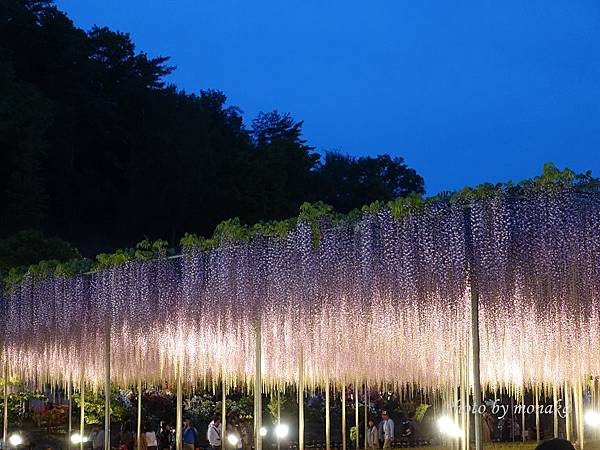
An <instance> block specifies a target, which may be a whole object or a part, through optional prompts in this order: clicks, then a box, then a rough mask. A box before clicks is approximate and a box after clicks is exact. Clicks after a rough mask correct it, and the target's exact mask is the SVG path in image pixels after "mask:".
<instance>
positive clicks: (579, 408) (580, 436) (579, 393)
mask: <svg viewBox="0 0 600 450" xmlns="http://www.w3.org/2000/svg"><path fill="white" fill-rule="evenodd" d="M573 396H574V398H575V408H576V414H575V417H576V418H577V421H576V425H577V447H578V448H579V450H583V446H584V444H585V436H584V424H583V386H582V385H581V380H577V383H576V384H575V386H573Z"/></svg>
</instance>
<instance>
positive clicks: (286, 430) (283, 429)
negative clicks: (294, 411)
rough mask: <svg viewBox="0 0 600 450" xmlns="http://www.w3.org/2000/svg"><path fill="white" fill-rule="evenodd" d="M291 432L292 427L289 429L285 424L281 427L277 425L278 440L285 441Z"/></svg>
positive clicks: (281, 424) (276, 434)
mask: <svg viewBox="0 0 600 450" xmlns="http://www.w3.org/2000/svg"><path fill="white" fill-rule="evenodd" d="M289 431H290V427H288V426H287V425H286V424H284V423H280V424H279V425H277V426H276V427H275V436H277V438H278V439H283V438H285V437H287V435H288V433H289Z"/></svg>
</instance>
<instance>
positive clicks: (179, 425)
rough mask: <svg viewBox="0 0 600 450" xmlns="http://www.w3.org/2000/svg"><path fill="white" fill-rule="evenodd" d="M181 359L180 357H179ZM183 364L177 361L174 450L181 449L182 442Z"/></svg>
mask: <svg viewBox="0 0 600 450" xmlns="http://www.w3.org/2000/svg"><path fill="white" fill-rule="evenodd" d="M180 358H181V357H180ZM182 366H183V363H182V362H181V361H177V418H176V421H175V422H176V427H177V430H175V447H176V450H181V449H182V441H183V439H182V438H183V417H182V415H183V392H182V389H183V387H182V381H181V379H182V373H181V372H182V369H183V367H182Z"/></svg>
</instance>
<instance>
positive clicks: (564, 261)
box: [3, 190, 600, 390]
mask: <svg viewBox="0 0 600 450" xmlns="http://www.w3.org/2000/svg"><path fill="white" fill-rule="evenodd" d="M467 245H472V254H473V258H472V264H469V261H468V255H469V252H468V251H467ZM598 262H600V201H599V199H598V198H597V197H595V196H583V195H579V194H576V193H574V192H573V191H570V190H565V191H562V192H531V193H529V194H527V195H526V196H525V197H524V198H519V199H508V198H505V197H503V196H502V195H498V196H496V197H495V198H493V199H491V200H488V201H481V202H475V203H473V204H471V205H470V207H469V208H465V206H464V205H460V204H444V203H440V204H438V205H434V206H431V207H428V208H427V209H425V210H423V211H418V212H415V213H411V214H409V215H408V216H406V217H404V218H402V219H401V220H396V219H394V218H393V217H392V215H391V213H390V211H389V210H387V209H383V210H382V211H380V212H379V213H377V214H373V215H365V216H364V217H363V218H362V219H361V220H360V221H358V222H357V223H348V224H344V225H331V224H326V223H323V224H322V230H321V241H320V244H319V245H318V246H315V245H313V240H312V235H311V230H310V227H309V225H308V224H305V223H300V224H299V225H298V226H297V228H296V229H295V230H294V231H292V232H291V233H289V234H288V236H287V237H286V238H285V239H282V238H278V237H266V236H259V237H256V238H254V239H252V240H250V241H248V242H246V241H243V242H227V241H226V240H224V241H223V242H222V243H221V245H220V246H219V247H218V248H216V249H214V250H211V251H208V252H200V251H197V250H189V251H188V252H186V254H185V255H184V256H183V257H182V258H180V259H166V258H165V259H159V260H154V261H133V262H129V263H126V264H124V265H121V266H116V267H112V268H109V269H105V270H102V271H99V272H97V273H95V274H92V275H81V276H76V277H72V278H64V277H56V278H50V279H45V280H41V281H40V280H33V279H32V278H31V277H30V276H27V277H26V278H25V279H24V281H23V282H22V283H21V284H20V285H19V286H17V287H16V288H15V289H14V290H13V293H12V295H10V297H8V298H5V299H4V301H3V307H4V308H5V314H4V324H5V327H4V330H5V331H4V343H5V348H6V351H5V352H4V353H3V355H4V356H3V358H7V359H8V362H9V368H10V372H11V374H13V375H14V376H16V377H19V378H21V379H23V380H27V381H29V382H31V383H39V384H41V383H45V382H48V381H52V382H65V381H67V380H69V379H71V380H73V381H74V382H75V383H77V382H78V380H81V379H82V378H83V379H85V380H86V383H89V384H90V385H92V386H99V385H101V384H102V383H103V377H104V349H105V345H104V339H105V336H106V335H107V330H109V331H110V333H109V335H110V339H111V377H112V380H113V382H114V383H117V384H119V385H131V384H134V383H136V382H137V381H138V380H142V381H144V382H148V383H162V382H164V381H170V382H172V381H173V380H174V379H175V374H176V367H177V365H178V364H181V367H183V376H184V382H185V383H186V384H187V385H188V386H189V385H205V386H211V385H213V384H214V383H217V382H220V381H221V380H224V381H225V382H226V383H227V384H228V385H229V386H248V385H250V383H251V382H252V380H253V378H254V370H255V367H254V351H255V325H256V323H257V321H260V323H261V327H262V358H263V359H262V379H263V382H264V385H265V389H269V388H271V387H274V386H282V385H285V384H295V383H296V382H297V381H298V375H299V359H300V355H301V354H303V360H304V373H305V380H306V384H307V387H309V388H310V387H315V386H318V385H323V384H324V383H325V380H330V382H331V383H332V384H334V383H337V384H341V383H342V382H345V383H346V384H352V383H354V382H355V381H356V380H359V381H361V382H364V381H366V382H368V383H369V385H371V386H374V385H387V386H389V387H394V388H400V387H402V386H406V385H409V384H412V385H417V386H419V387H421V388H424V389H428V390H439V389H445V388H446V387H450V386H457V385H459V384H461V365H463V373H464V367H465V365H466V366H468V364H470V363H469V357H468V355H469V353H470V342H471V340H470V326H471V322H470V292H469V285H468V279H469V271H470V270H472V273H471V275H472V276H473V279H474V280H475V282H476V283H477V286H478V288H479V289H478V290H479V293H480V305H481V306H480V322H481V323H480V327H481V328H480V330H481V332H480V336H481V377H482V382H483V383H484V384H485V385H488V386H490V387H503V386H528V385H531V384H539V383H544V384H556V383H563V382H564V381H569V382H573V381H576V380H582V379H583V377H584V376H587V375H592V376H600V300H599V295H600V269H599V268H598Z"/></svg>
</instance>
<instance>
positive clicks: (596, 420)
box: [583, 410, 600, 427]
mask: <svg viewBox="0 0 600 450" xmlns="http://www.w3.org/2000/svg"><path fill="white" fill-rule="evenodd" d="M583 420H585V423H586V425H589V426H590V427H597V426H599V425H600V414H598V413H597V412H596V411H592V410H589V411H586V412H585V414H584V415H583Z"/></svg>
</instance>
